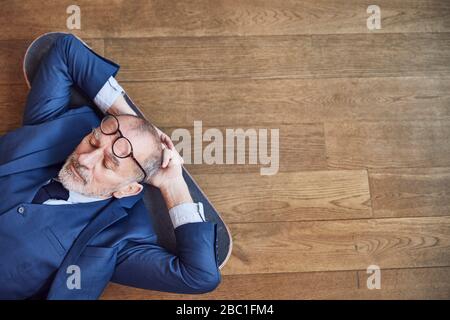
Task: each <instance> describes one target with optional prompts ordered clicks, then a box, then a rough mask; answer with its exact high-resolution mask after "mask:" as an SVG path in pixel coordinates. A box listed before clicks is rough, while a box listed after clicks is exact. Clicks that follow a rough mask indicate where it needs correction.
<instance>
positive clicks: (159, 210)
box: [23, 32, 232, 269]
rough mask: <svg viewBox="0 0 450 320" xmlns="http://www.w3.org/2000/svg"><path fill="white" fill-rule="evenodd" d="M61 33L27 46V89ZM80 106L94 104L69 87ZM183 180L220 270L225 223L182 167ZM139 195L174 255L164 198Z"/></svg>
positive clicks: (226, 251) (226, 247)
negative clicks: (199, 207)
mask: <svg viewBox="0 0 450 320" xmlns="http://www.w3.org/2000/svg"><path fill="white" fill-rule="evenodd" d="M64 34H65V33H63V32H50V33H45V34H43V35H41V36H39V37H38V38H36V39H35V40H34V41H33V42H32V43H31V44H30V46H29V47H28V49H27V51H26V53H25V57H24V60H23V72H24V77H25V81H26V83H27V85H28V87H29V88H31V83H32V80H33V77H34V75H35V74H36V72H37V70H38V68H39V64H40V62H41V60H42V58H43V57H44V56H45V54H46V53H47V52H48V50H49V49H50V48H51V47H52V45H53V43H54V41H55V40H56V39H57V38H58V37H60V36H62V35H64ZM80 40H81V39H80ZM81 41H82V40H81ZM82 42H83V43H84V44H85V45H86V46H87V47H89V46H88V45H87V44H86V43H85V42H84V41H82ZM89 48H90V47H89ZM90 49H91V48H90ZM91 50H92V49H91ZM124 97H125V100H126V101H127V102H128V104H129V105H130V106H131V108H132V109H133V110H134V111H135V112H136V113H137V114H138V115H139V116H140V117H143V118H145V115H144V114H143V113H142V111H141V110H140V109H139V108H138V107H137V106H136V105H135V104H134V103H133V101H132V100H131V98H130V97H129V96H128V95H127V94H126V93H125V96H124ZM84 105H91V106H94V105H95V104H94V102H93V101H91V100H90V99H89V98H88V97H87V96H85V95H84V94H83V92H82V91H81V90H80V89H79V88H77V87H75V86H73V87H72V88H71V100H70V106H84ZM155 125H156V124H155ZM183 177H184V179H185V180H186V183H187V185H188V187H189V191H190V193H191V196H192V199H193V200H194V201H195V202H201V203H202V204H203V208H204V214H205V218H206V220H207V221H211V222H215V223H216V224H217V256H218V257H217V258H218V265H219V268H220V269H222V268H223V266H224V265H225V263H226V262H227V260H228V258H229V257H230V255H231V250H232V238H231V233H230V231H229V229H228V227H227V226H226V224H225V222H224V221H223V219H222V218H221V216H220V214H219V212H218V211H217V210H216V209H215V208H214V206H213V205H212V203H211V202H210V201H209V200H208V198H207V196H206V195H205V194H204V192H203V191H202V190H201V188H200V186H199V185H198V184H197V183H196V182H195V180H194V178H193V177H192V176H191V175H190V174H189V172H188V171H187V170H186V168H184V167H183ZM143 192H144V196H143V200H144V203H145V206H146V207H147V209H148V212H149V214H150V217H151V219H152V221H153V224H154V228H155V232H156V234H157V236H158V244H159V245H161V246H162V247H164V248H166V249H167V250H169V251H171V252H173V253H175V252H176V243H175V234H174V229H173V225H172V222H171V220H170V217H169V212H168V209H167V207H166V204H165V202H164V199H163V198H162V195H161V192H160V191H159V189H158V188H156V187H154V186H151V185H147V184H144V191H143Z"/></svg>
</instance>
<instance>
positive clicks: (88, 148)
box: [58, 115, 162, 198]
mask: <svg viewBox="0 0 450 320" xmlns="http://www.w3.org/2000/svg"><path fill="white" fill-rule="evenodd" d="M115 124H118V125H119V129H120V132H121V133H122V134H123V136H124V137H125V138H126V139H123V138H122V139H119V140H117V139H118V138H120V133H119V131H117V132H116V133H114V134H105V133H110V132H112V131H108V130H109V129H111V128H113V130H114V126H115ZM102 130H103V132H105V133H103V132H102ZM127 140H128V141H129V142H130V143H131V145H127V143H128V142H127ZM114 142H115V144H114V151H113V143H114ZM128 146H130V147H131V148H132V155H133V156H134V159H133V157H132V156H131V155H130V156H128V157H126V158H121V156H124V155H127V154H128V153H129V151H131V150H129V149H127V148H128ZM161 160H162V146H161V140H160V138H159V136H158V133H157V131H156V129H155V127H154V126H153V125H152V124H151V123H149V122H148V121H147V120H145V119H142V118H139V117H136V116H132V115H119V116H116V117H115V118H114V117H111V116H109V117H108V120H106V121H105V120H104V121H103V126H99V127H97V128H94V129H93V130H92V132H91V133H90V134H88V135H87V136H85V137H84V138H83V140H82V141H81V142H80V144H79V145H78V146H77V147H76V149H75V150H74V152H73V153H72V154H71V155H70V156H69V157H68V158H67V160H66V162H65V164H64V166H63V167H62V169H61V170H60V172H59V175H58V178H59V180H60V181H61V183H62V184H63V185H64V187H65V188H67V189H68V190H72V191H76V192H79V193H81V194H83V195H86V196H90V197H98V198H107V197H110V196H114V197H116V198H122V197H126V196H132V195H135V194H137V193H139V192H140V191H141V190H142V188H143V186H142V184H141V183H139V182H140V181H141V180H142V179H143V177H144V173H143V171H142V170H141V168H140V167H139V165H140V166H141V167H142V168H143V169H144V171H145V173H146V175H147V177H146V179H148V178H149V177H152V176H153V175H154V174H155V173H156V172H157V171H158V170H159V168H160V165H161Z"/></svg>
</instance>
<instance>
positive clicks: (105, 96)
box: [94, 76, 124, 113]
mask: <svg viewBox="0 0 450 320" xmlns="http://www.w3.org/2000/svg"><path fill="white" fill-rule="evenodd" d="M123 92H124V90H123V88H122V87H121V86H120V84H119V83H118V82H117V81H116V79H115V78H114V77H113V76H111V77H109V79H108V81H106V82H105V84H104V85H103V87H102V88H101V89H100V91H99V92H98V93H97V95H96V96H95V98H94V103H95V104H96V105H97V107H98V108H99V109H100V110H101V111H102V112H103V113H106V111H107V110H108V109H109V108H110V107H111V106H112V104H113V103H114V101H116V99H117V98H118V97H119V95H121V94H122V93H123Z"/></svg>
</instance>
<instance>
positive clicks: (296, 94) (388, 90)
mask: <svg viewBox="0 0 450 320" xmlns="http://www.w3.org/2000/svg"><path fill="white" fill-rule="evenodd" d="M121 84H122V86H123V87H124V89H125V90H126V91H127V93H128V95H130V96H131V97H132V99H133V101H134V102H135V103H136V104H137V105H138V106H139V107H140V108H141V110H143V112H144V113H145V114H146V115H147V116H148V117H149V118H151V119H152V121H153V122H154V123H155V124H157V125H158V126H165V127H169V126H186V125H189V124H192V123H193V121H194V120H202V121H203V122H204V123H207V124H208V125H210V126H224V125H229V126H234V127H235V126H239V125H240V126H254V125H265V126H272V125H274V124H275V123H277V124H278V123H279V124H292V123H296V124H298V123H320V122H324V121H343V120H352V121H362V120H392V119H396V120H435V119H439V120H442V119H450V90H449V88H450V79H447V78H428V77H398V78H354V79H348V78H334V79H283V80H246V79H240V80H233V81H226V80H225V81H223V80H217V81H174V82H169V81H167V82H164V81H163V82H157V81H155V82H153V81H149V82H121ZM424 105H426V108H425V107H424Z"/></svg>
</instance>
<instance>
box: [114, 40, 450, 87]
mask: <svg viewBox="0 0 450 320" xmlns="http://www.w3.org/2000/svg"><path fill="white" fill-rule="evenodd" d="M105 54H106V56H107V57H109V58H111V59H112V60H114V61H116V62H118V63H119V64H120V65H121V66H122V69H121V71H120V73H119V76H118V78H119V79H120V80H122V81H123V80H126V81H146V80H147V81H150V80H151V81H174V80H224V79H228V80H230V79H280V78H282V79H288V78H290V79H292V78H329V77H364V78H365V77H377V76H389V77H394V76H397V77H398V76H425V75H427V76H445V75H448V74H449V71H450V64H449V62H450V33H436V34H433V33H430V34H426V35H425V34H371V35H367V34H347V35H311V36H303V35H301V36H266V37H258V36H251V37H245V38H244V37H201V38H198V37H186V38H176V39H174V38H142V39H106V40H105Z"/></svg>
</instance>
